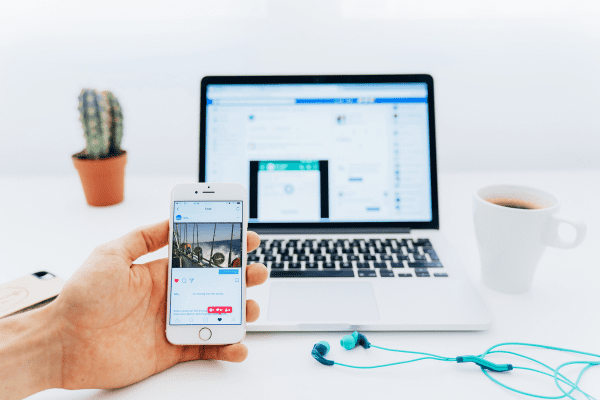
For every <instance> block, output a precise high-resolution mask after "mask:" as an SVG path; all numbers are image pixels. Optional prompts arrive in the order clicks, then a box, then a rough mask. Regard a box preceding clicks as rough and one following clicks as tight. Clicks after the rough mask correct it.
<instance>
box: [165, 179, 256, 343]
mask: <svg viewBox="0 0 600 400" xmlns="http://www.w3.org/2000/svg"><path fill="white" fill-rule="evenodd" d="M176 201H241V202H242V207H243V208H242V257H241V258H242V271H241V272H242V276H241V278H242V279H241V281H242V323H241V324H240V325H223V326H221V325H170V324H169V313H170V310H171V282H172V278H171V271H172V269H171V268H172V262H173V257H172V254H173V253H172V251H173V249H172V245H173V243H172V242H173V219H174V212H173V207H174V204H175V202H176ZM247 202H248V197H247V193H246V189H245V188H244V186H242V185H240V184H238V183H189V184H180V185H177V186H175V187H174V188H173V190H172V191H171V207H170V210H171V213H170V214H169V279H168V281H167V313H166V329H165V331H166V335H167V340H168V341H169V342H170V343H172V344H175V345H218V344H231V343H238V342H240V341H242V340H243V339H244V337H245V335H246V252H247V248H246V245H247V240H246V232H247V229H248V207H247ZM202 328H208V329H210V331H211V332H212V334H211V336H210V339H208V340H202V339H200V335H199V333H200V330H201V329H202Z"/></svg>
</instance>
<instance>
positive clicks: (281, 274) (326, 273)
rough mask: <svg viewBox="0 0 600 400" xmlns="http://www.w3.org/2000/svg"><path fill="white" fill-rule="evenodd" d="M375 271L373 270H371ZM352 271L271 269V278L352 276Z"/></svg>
mask: <svg viewBox="0 0 600 400" xmlns="http://www.w3.org/2000/svg"><path fill="white" fill-rule="evenodd" d="M373 272H375V271H373ZM352 277H354V271H352V270H351V269H344V270H335V269H328V270H323V271H318V270H314V269H311V270H306V271H300V270H293V271H281V270H277V271H271V278H352Z"/></svg>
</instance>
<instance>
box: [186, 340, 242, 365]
mask: <svg viewBox="0 0 600 400" xmlns="http://www.w3.org/2000/svg"><path fill="white" fill-rule="evenodd" d="M246 357H248V348H247V347H246V346H245V345H243V344H241V343H236V344H230V345H227V346H184V348H183V353H182V355H181V359H180V360H179V361H180V362H181V361H191V360H220V361H230V362H242V361H244V360H245V359H246Z"/></svg>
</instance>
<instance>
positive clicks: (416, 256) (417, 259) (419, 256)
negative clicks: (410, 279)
mask: <svg viewBox="0 0 600 400" xmlns="http://www.w3.org/2000/svg"><path fill="white" fill-rule="evenodd" d="M413 258H414V259H415V261H427V258H426V257H425V256H422V255H420V254H416V253H415V254H413Z"/></svg>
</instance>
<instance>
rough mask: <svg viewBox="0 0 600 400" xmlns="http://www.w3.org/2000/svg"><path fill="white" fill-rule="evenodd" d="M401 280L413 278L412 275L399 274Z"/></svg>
mask: <svg viewBox="0 0 600 400" xmlns="http://www.w3.org/2000/svg"><path fill="white" fill-rule="evenodd" d="M398 276H399V277H400V278H412V274H398Z"/></svg>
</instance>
